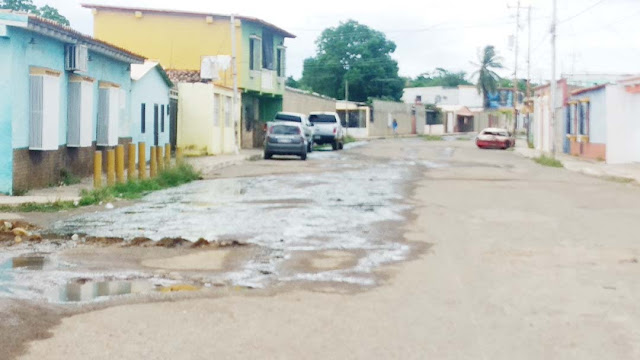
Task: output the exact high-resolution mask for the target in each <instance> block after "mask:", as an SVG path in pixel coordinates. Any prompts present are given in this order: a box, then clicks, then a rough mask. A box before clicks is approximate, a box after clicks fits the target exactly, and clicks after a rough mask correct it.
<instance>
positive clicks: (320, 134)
mask: <svg viewBox="0 0 640 360" xmlns="http://www.w3.org/2000/svg"><path fill="white" fill-rule="evenodd" d="M309 121H311V123H312V124H313V126H314V128H315V134H314V135H313V142H315V143H316V144H318V145H324V144H331V147H332V148H333V150H341V149H342V148H343V147H344V129H343V128H342V123H341V121H340V116H339V115H338V114H336V113H334V112H319V111H318V112H312V113H310V114H309Z"/></svg>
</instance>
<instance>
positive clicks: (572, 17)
mask: <svg viewBox="0 0 640 360" xmlns="http://www.w3.org/2000/svg"><path fill="white" fill-rule="evenodd" d="M605 1H606V0H600V1H597V2H595V3H593V4H591V6H589V7H587V8H585V9H584V10H582V11H580V12H578V13H576V14H574V15H572V16H569V17H568V18H566V19H562V20H560V21H558V24H557V25H560V24H563V23H566V22H568V21H571V20H573V19H575V18H577V17H578V16H580V15H582V14H584V13H586V12H587V11H589V10H591V9H593V8H594V7H596V6H598V5H600V4H602V3H603V2H605Z"/></svg>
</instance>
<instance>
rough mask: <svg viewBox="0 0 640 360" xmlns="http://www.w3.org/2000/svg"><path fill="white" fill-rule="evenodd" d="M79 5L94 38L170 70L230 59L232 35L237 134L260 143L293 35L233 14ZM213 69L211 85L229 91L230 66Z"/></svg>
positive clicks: (277, 99) (279, 92)
mask: <svg viewBox="0 0 640 360" xmlns="http://www.w3.org/2000/svg"><path fill="white" fill-rule="evenodd" d="M83 6H84V7H86V8H90V9H91V10H92V13H93V19H94V36H95V37H96V38H98V39H100V40H104V41H107V42H110V43H113V44H116V45H118V46H120V47H122V48H125V49H135V51H136V52H137V53H139V54H141V55H143V56H146V57H148V58H149V59H154V60H157V61H159V62H160V63H161V64H162V66H163V67H164V68H165V69H168V70H172V69H173V70H187V71H198V72H199V71H201V70H202V65H203V63H205V62H206V60H207V59H210V58H212V57H214V58H216V57H217V58H219V57H220V56H231V55H232V46H231V45H232V40H231V39H232V35H233V36H235V42H236V62H235V64H236V67H237V74H238V78H237V82H238V87H239V89H240V90H241V91H242V101H241V107H240V109H241V110H240V121H241V123H240V124H239V125H240V129H241V131H238V133H239V134H240V133H241V143H242V145H243V147H253V146H258V145H261V140H260V139H261V135H262V134H261V131H262V123H263V122H265V121H269V120H272V119H273V117H274V115H275V113H276V112H278V111H281V110H282V96H283V94H284V88H285V80H286V73H285V63H286V47H285V44H284V41H285V39H286V38H293V37H295V36H294V35H293V34H291V33H289V32H287V31H285V30H283V29H281V28H279V27H277V26H275V25H272V24H269V23H267V22H265V21H263V20H261V19H257V18H252V17H246V16H236V17H235V22H234V23H233V24H232V23H231V17H230V16H228V15H220V14H212V13H198V12H186V11H173V10H160V9H145V8H131V7H115V6H106V5H93V4H84V5H83ZM232 29H233V31H232ZM214 69H215V70H214V71H213V72H217V76H216V74H214V76H212V82H213V83H214V85H219V86H223V87H226V88H232V87H233V77H232V75H233V74H232V67H231V66H225V64H224V61H222V62H217V63H215V64H214ZM202 80H205V79H202ZM214 88H216V87H215V86H214ZM181 98H183V97H181ZM178 121H180V119H178ZM178 128H180V126H178ZM239 136H240V135H239ZM178 138H180V134H178ZM223 146H224V145H223Z"/></svg>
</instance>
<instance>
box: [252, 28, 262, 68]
mask: <svg viewBox="0 0 640 360" xmlns="http://www.w3.org/2000/svg"><path fill="white" fill-rule="evenodd" d="M249 70H262V39H261V38H260V37H258V36H255V35H252V36H251V37H250V38H249Z"/></svg>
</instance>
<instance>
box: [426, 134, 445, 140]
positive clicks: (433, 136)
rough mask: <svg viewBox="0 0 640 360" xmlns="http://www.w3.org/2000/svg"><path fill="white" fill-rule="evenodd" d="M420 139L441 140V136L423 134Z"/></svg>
mask: <svg viewBox="0 0 640 360" xmlns="http://www.w3.org/2000/svg"><path fill="white" fill-rule="evenodd" d="M422 139H424V140H425V141H442V136H440V135H424V136H422Z"/></svg>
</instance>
